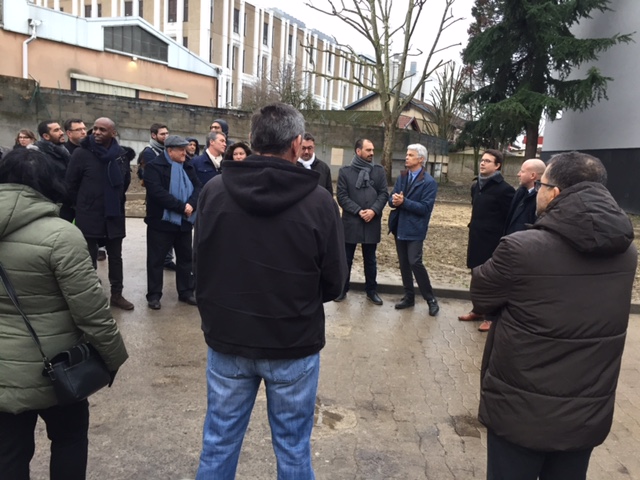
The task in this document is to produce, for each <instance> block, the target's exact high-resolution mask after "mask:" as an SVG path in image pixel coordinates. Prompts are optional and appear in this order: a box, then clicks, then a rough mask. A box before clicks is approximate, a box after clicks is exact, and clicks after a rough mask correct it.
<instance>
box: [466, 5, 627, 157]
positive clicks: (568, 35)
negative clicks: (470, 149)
mask: <svg viewBox="0 0 640 480" xmlns="http://www.w3.org/2000/svg"><path fill="white" fill-rule="evenodd" d="M610 3H611V2H610V0H476V5H475V7H474V10H473V14H474V19H475V22H474V23H473V25H472V26H471V28H470V30H469V33H470V35H471V36H470V39H469V44H468V45H467V47H466V48H465V50H464V52H463V58H464V61H465V62H466V63H467V64H470V65H472V66H473V67H474V68H475V69H476V71H477V73H478V76H479V77H480V78H481V79H482V80H483V82H482V84H481V86H480V87H478V88H477V89H475V90H474V91H473V92H472V94H471V95H470V96H469V99H468V100H469V101H477V102H478V103H480V104H481V105H483V108H482V117H481V118H480V119H479V120H478V121H479V122H480V124H481V125H482V126H483V129H482V130H483V131H485V132H486V131H488V132H489V134H490V136H493V137H496V138H500V137H502V138H515V137H516V136H517V135H518V134H519V133H521V131H522V130H523V129H524V130H525V132H526V135H527V145H526V151H525V157H526V158H531V157H535V155H536V149H537V140H538V128H539V124H540V120H541V118H542V115H543V114H546V115H547V116H549V117H551V118H553V117H555V116H556V115H557V114H558V112H560V111H561V110H563V109H571V110H584V109H586V108H589V107H591V106H592V105H593V104H594V103H596V102H597V101H600V100H601V99H603V98H606V88H607V83H608V82H609V81H611V80H612V79H611V78H609V77H606V76H604V75H603V74H602V73H601V72H600V71H599V70H598V69H597V68H595V67H591V68H589V69H588V71H587V72H586V75H585V76H584V77H583V78H574V77H571V78H569V76H570V74H571V72H572V71H573V70H574V69H576V68H577V67H579V66H580V65H582V64H583V63H585V62H590V61H594V60H597V58H598V54H599V53H601V52H604V51H606V50H608V49H609V48H611V47H613V46H614V45H616V44H618V43H628V42H630V41H631V34H619V33H618V34H616V35H613V36H612V37H608V38H585V39H580V38H576V37H575V35H574V34H573V33H572V32H571V27H572V26H574V25H576V24H577V23H578V22H580V21H581V20H583V19H588V18H590V13H591V12H593V11H596V10H597V11H600V12H605V11H608V10H610V8H609V4H610Z"/></svg>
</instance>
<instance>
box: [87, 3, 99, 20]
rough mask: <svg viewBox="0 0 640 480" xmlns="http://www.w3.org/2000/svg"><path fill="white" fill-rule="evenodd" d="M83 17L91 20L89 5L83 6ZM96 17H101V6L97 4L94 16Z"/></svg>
mask: <svg viewBox="0 0 640 480" xmlns="http://www.w3.org/2000/svg"><path fill="white" fill-rule="evenodd" d="M84 16H85V18H91V5H85V6H84ZM96 16H98V17H101V16H102V4H101V3H99V4H98V15H96Z"/></svg>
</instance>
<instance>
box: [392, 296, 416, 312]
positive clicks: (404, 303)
mask: <svg viewBox="0 0 640 480" xmlns="http://www.w3.org/2000/svg"><path fill="white" fill-rule="evenodd" d="M414 305H415V302H414V300H413V298H409V297H407V296H404V297H402V300H400V303H396V310H403V309H405V308H410V307H413V306H414Z"/></svg>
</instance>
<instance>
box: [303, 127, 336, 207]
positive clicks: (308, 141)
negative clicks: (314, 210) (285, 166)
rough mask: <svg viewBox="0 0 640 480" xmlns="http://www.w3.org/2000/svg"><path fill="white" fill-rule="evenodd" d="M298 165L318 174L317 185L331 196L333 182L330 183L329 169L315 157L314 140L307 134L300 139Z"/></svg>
mask: <svg viewBox="0 0 640 480" xmlns="http://www.w3.org/2000/svg"><path fill="white" fill-rule="evenodd" d="M298 165H299V166H300V167H304V168H306V169H308V170H313V171H314V172H318V173H319V174H320V177H319V178H318V185H320V186H321V187H324V188H325V189H326V190H327V191H328V192H329V193H330V194H331V196H333V182H332V181H331V169H330V168H329V165H327V164H326V163H324V162H323V161H322V160H320V159H319V158H318V157H316V139H315V138H314V137H313V135H311V134H310V133H309V132H305V134H304V136H303V137H302V149H301V150H300V158H298Z"/></svg>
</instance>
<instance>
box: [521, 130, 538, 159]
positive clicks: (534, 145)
mask: <svg viewBox="0 0 640 480" xmlns="http://www.w3.org/2000/svg"><path fill="white" fill-rule="evenodd" d="M526 131H527V145H526V146H525V150H524V159H525V160H528V159H530V158H536V157H537V156H538V123H528V124H527V130H526Z"/></svg>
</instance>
